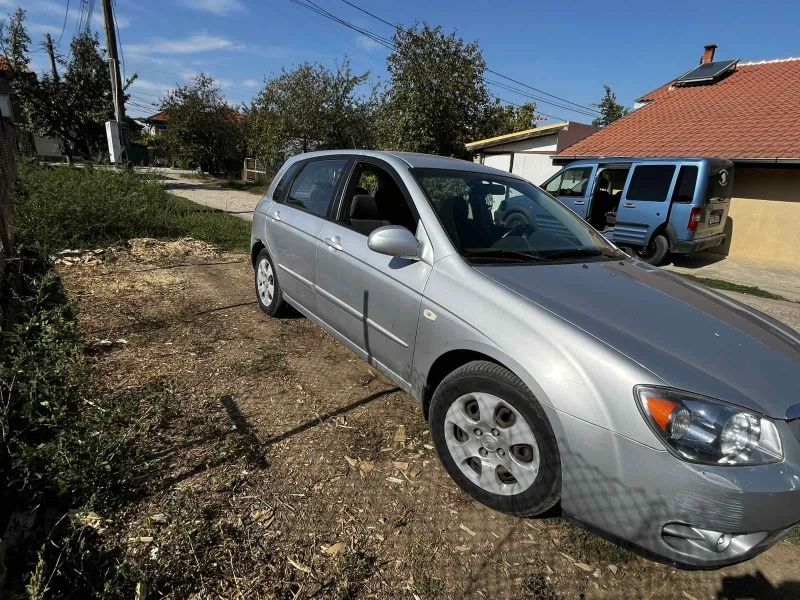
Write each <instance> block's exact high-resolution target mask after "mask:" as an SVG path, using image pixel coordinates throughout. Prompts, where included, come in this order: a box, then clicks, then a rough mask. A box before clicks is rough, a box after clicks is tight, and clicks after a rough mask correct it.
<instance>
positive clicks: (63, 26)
mask: <svg viewBox="0 0 800 600" xmlns="http://www.w3.org/2000/svg"><path fill="white" fill-rule="evenodd" d="M68 16H69V0H67V10H65V11H64V24H63V25H62V26H61V34H60V35H59V36H58V39H57V40H56V46H58V44H59V43H60V42H61V38H62V37H64V30H65V29H66V28H67V17H68Z"/></svg>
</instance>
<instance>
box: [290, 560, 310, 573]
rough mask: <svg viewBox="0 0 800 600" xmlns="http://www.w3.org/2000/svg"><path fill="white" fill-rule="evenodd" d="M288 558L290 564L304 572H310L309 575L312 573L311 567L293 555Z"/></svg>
mask: <svg viewBox="0 0 800 600" xmlns="http://www.w3.org/2000/svg"><path fill="white" fill-rule="evenodd" d="M287 560H288V561H289V564H290V565H292V566H293V567H294V568H295V569H297V570H298V571H302V572H303V573H308V574H309V575H311V568H310V567H307V566H305V565H304V564H303V563H301V562H299V561H297V560H295V559H293V558H292V557H291V556H289V557H287Z"/></svg>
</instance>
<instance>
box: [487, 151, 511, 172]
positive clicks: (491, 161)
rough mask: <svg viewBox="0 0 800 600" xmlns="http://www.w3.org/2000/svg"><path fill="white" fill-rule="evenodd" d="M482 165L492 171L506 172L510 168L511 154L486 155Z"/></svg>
mask: <svg viewBox="0 0 800 600" xmlns="http://www.w3.org/2000/svg"><path fill="white" fill-rule="evenodd" d="M483 164H485V165H486V166H487V167H492V168H493V169H500V170H501V171H508V170H510V168H511V153H510V152H509V153H508V154H487V155H486V158H484V159H483Z"/></svg>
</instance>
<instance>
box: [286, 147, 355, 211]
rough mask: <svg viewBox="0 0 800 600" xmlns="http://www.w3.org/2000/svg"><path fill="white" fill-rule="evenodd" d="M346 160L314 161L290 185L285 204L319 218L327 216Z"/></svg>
mask: <svg viewBox="0 0 800 600" xmlns="http://www.w3.org/2000/svg"><path fill="white" fill-rule="evenodd" d="M346 166H347V159H339V160H315V161H312V162H309V163H307V164H306V166H305V167H303V170H302V171H300V174H299V175H298V176H297V178H296V179H295V180H294V182H293V183H292V189H290V190H289V196H288V198H287V199H286V204H288V205H290V206H294V207H295V208H299V209H301V210H305V211H308V212H310V213H313V214H315V215H318V216H320V217H325V216H327V215H328V211H329V210H330V208H331V205H332V204H333V198H334V196H335V193H336V187H337V185H338V184H339V180H340V179H341V177H342V172H343V171H344V169H345V167H346Z"/></svg>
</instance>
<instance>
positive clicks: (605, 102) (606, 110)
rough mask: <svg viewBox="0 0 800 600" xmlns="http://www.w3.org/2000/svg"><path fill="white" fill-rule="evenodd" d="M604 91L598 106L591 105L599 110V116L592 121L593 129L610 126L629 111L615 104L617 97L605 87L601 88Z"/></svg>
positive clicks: (617, 103)
mask: <svg viewBox="0 0 800 600" xmlns="http://www.w3.org/2000/svg"><path fill="white" fill-rule="evenodd" d="M603 87H604V88H605V89H606V95H605V96H603V99H602V100H600V103H599V104H592V106H596V107H597V108H598V109H599V110H600V116H599V117H598V118H596V119H595V120H594V121H592V125H594V126H595V127H599V128H601V129H602V128H603V127H605V126H606V125H611V123H613V122H614V121H616V120H617V119H621V118H622V117H624V116H625V115H627V114H628V113H629V112H630V111H629V110H628V109H627V108H625V107H624V106H623V105H622V104H620V103H619V102H617V95H616V94H615V93H614V92H612V91H611V88H610V87H608V86H607V85H604V86H603Z"/></svg>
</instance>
